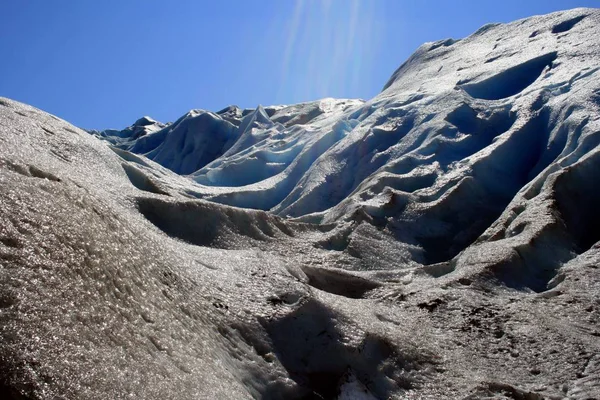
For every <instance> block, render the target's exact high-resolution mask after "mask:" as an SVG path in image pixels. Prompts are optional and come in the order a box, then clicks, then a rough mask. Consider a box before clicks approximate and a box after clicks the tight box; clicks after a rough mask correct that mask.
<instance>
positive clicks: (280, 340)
mask: <svg viewBox="0 0 600 400" xmlns="http://www.w3.org/2000/svg"><path fill="white" fill-rule="evenodd" d="M599 77H600V11H598V10H594V9H576V10H571V11H566V12H560V13H554V14H549V15H545V16H536V17H532V18H528V19H524V20H520V21H516V22H513V23H510V24H490V25H486V26H484V27H482V28H481V29H479V30H478V31H477V32H475V33H474V34H473V35H471V36H469V37H467V38H464V39H461V40H453V39H446V40H442V41H438V42H435V43H426V44H424V45H423V46H421V47H420V48H419V49H417V51H416V52H415V53H414V55H413V56H411V57H410V58H409V59H408V60H407V61H406V62H405V63H404V64H403V65H402V66H401V67H400V68H399V69H398V70H397V71H396V72H395V73H394V74H393V75H392V77H391V79H390V80H389V82H388V83H387V84H386V85H385V87H384V90H383V91H382V92H381V93H380V94H379V95H378V96H376V97H375V98H373V99H371V100H369V101H363V100H344V99H341V100H336V99H323V100H320V101H315V102H309V103H303V104H297V105H290V106H271V107H261V106H258V107H257V108H256V109H248V110H241V109H239V108H237V107H235V106H231V107H227V108H225V109H223V110H221V111H218V112H208V111H203V110H192V111H190V112H189V113H187V114H186V115H184V116H183V117H182V118H180V119H179V120H178V121H175V122H173V123H170V124H161V123H159V122H156V121H154V120H152V119H151V118H149V117H143V118H140V119H139V120H138V121H136V122H135V123H134V124H133V125H132V126H130V127H128V128H126V129H124V130H107V131H101V132H98V131H92V132H89V133H92V135H90V134H88V133H86V132H84V131H82V130H80V129H78V128H75V127H73V126H72V125H70V124H68V123H67V122H65V121H62V120H60V119H58V118H56V117H53V116H51V115H49V114H46V113H44V112H42V111H39V110H37V109H34V108H32V107H29V106H26V105H23V104H20V103H17V102H14V101H11V100H8V99H0V180H1V184H0V335H1V337H0V338H1V340H0V397H1V398H7V399H23V398H25V399H55V398H68V399H107V398H115V399H117V398H143V399H165V398H175V399H187V398H194V399H198V398H206V399H214V398H218V399H242V398H264V399H336V398H339V399H374V398H375V399H387V398H395V399H401V398H414V399H420V398H429V399H440V398H448V399H456V398H464V399H479V398H498V399H501V398H504V399H506V398H512V399H542V398H557V399H558V398H569V399H590V398H599V397H600V358H599V357H598V354H600V328H599V326H600V272H599V267H600V243H599V241H600V228H599V227H600V211H598V210H599V208H598V205H600V186H599V185H598V183H599V182H600V172H599V171H600V83H598V82H600V81H599ZM98 138H100V139H102V140H98Z"/></svg>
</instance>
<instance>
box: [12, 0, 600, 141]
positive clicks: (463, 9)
mask: <svg viewBox="0 0 600 400" xmlns="http://www.w3.org/2000/svg"><path fill="white" fill-rule="evenodd" d="M582 6H585V7H599V6H600V0H588V1H584V0H581V1H576V0H560V1H559V0H502V1H499V0H497V1H492V0H471V1H461V0H454V1H445V0H437V1H433V0H297V1H292V0H229V1H210V2H209V1H202V0H190V1H185V0H178V1H155V0H127V1H124V0H118V1H116V0H102V1H92V0H70V1H67V0H53V1H47V0H37V1H33V0H3V1H2V2H0V55H1V62H0V96H4V97H9V98H13V99H15V100H19V101H23V102H25V103H29V104H31V105H34V106H36V107H38V108H41V109H43V110H45V111H48V112H50V113H52V114H55V115H58V116H59V117H61V118H64V119H66V120H68V121H70V122H72V123H73V124H75V125H78V126H81V127H86V128H95V129H103V128H120V127H125V126H127V125H130V124H131V123H132V122H133V121H135V120H136V119H137V118H138V117H140V116H142V115H150V116H152V117H153V118H155V119H158V120H160V121H163V122H167V121H172V120H175V119H176V118H178V117H179V116H180V115H182V114H183V113H185V112H186V111H188V110H189V109H192V108H203V109H208V110H214V111H216V110H219V109H221V108H223V107H225V106H227V105H229V104H237V105H239V106H240V107H255V106H256V105H257V104H263V105H270V104H291V103H297V102H301V101H308V100H313V99H317V98H321V97H352V98H356V97H359V98H364V99H368V98H371V97H373V96H374V95H375V94H377V93H378V92H379V91H380V90H381V88H382V87H383V85H384V84H385V82H386V81H387V79H388V78H389V77H390V75H391V74H392V72H393V71H394V70H395V69H396V68H397V67H398V66H399V65H400V64H401V63H402V62H403V61H404V60H405V59H406V58H407V57H408V56H410V54H411V53H412V52H413V51H414V50H415V49H416V48H417V47H418V46H419V45H420V44H422V43H423V42H427V41H434V40H439V39H444V38H447V37H453V38H460V37H464V36H467V35H469V34H470V33H472V32H473V31H475V30H476V29H477V28H479V27H480V26H481V25H483V24H485V23H488V22H508V21H512V20H515V19H518V18H523V17H527V16H530V15H534V14H544V13H547V12H551V11H556V10H563V9H568V8H573V7H582Z"/></svg>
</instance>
